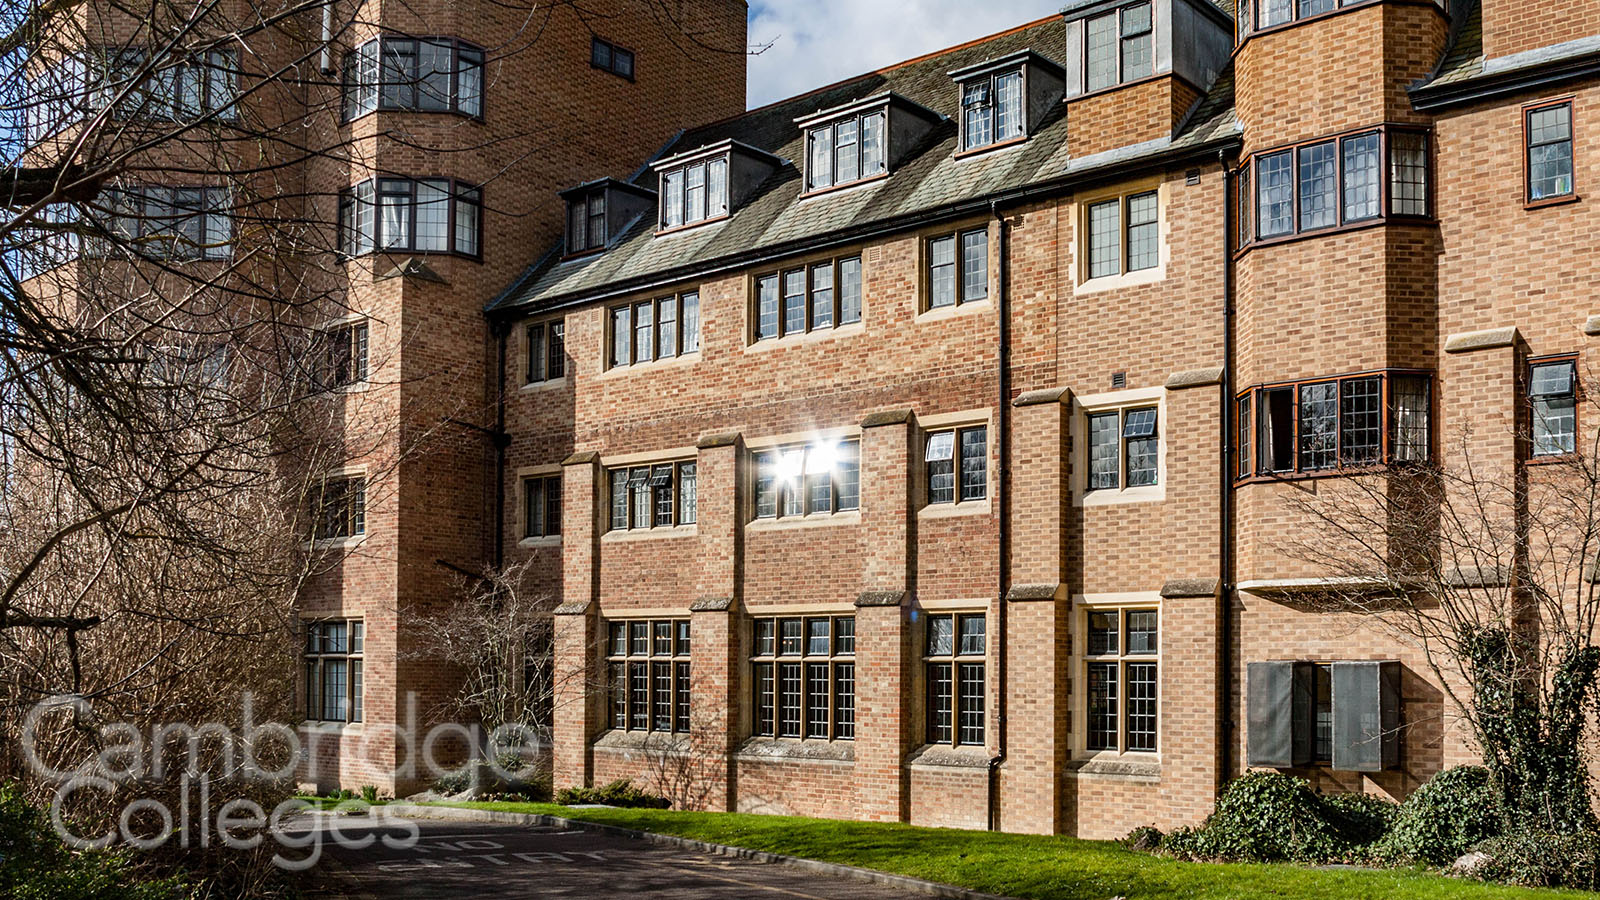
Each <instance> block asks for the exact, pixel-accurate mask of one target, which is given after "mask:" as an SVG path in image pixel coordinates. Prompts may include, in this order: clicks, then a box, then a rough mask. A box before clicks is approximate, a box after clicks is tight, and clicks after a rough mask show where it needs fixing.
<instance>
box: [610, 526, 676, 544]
mask: <svg viewBox="0 0 1600 900" xmlns="http://www.w3.org/2000/svg"><path fill="white" fill-rule="evenodd" d="M696 533H697V532H696V529H695V526H693V525H674V526H672V527H670V528H665V527H663V528H633V529H629V530H627V531H608V532H606V533H605V534H602V535H600V543H602V544H620V543H627V542H628V541H652V540H664V539H667V538H685V537H694V536H695V534H696Z"/></svg>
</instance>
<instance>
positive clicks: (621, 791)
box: [556, 778, 672, 809]
mask: <svg viewBox="0 0 1600 900" xmlns="http://www.w3.org/2000/svg"><path fill="white" fill-rule="evenodd" d="M556 802H557V803H559V804H561V805H562V806H578V805H580V804H590V803H599V804H604V805H606V806H625V807H638V808H641V809H666V808H668V807H670V806H671V805H672V801H671V800H668V799H667V798H665V797H658V796H656V795H655V794H649V793H646V792H644V791H642V790H640V789H638V788H636V787H634V786H633V782H631V781H628V780H627V779H626V778H624V779H620V780H618V781H613V782H611V783H610V784H608V785H605V786H604V787H598V788H586V787H572V788H562V789H561V790H559V791H557V792H556Z"/></svg>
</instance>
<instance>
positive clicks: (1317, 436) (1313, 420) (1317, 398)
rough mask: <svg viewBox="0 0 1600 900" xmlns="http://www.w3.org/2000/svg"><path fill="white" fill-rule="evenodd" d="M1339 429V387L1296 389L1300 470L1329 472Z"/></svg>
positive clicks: (1325, 384)
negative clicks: (1298, 399) (1298, 391)
mask: <svg viewBox="0 0 1600 900" xmlns="http://www.w3.org/2000/svg"><path fill="white" fill-rule="evenodd" d="M1338 428H1339V385H1338V383H1337V382H1332V381H1325V382H1322V383H1320V384H1303V385H1301V386H1300V468H1301V469H1303V470H1308V471H1309V470H1313V469H1331V468H1333V466H1334V464H1335V462H1336V461H1337V459H1336V453H1335V451H1336V450H1337V444H1336V440H1337V438H1338Z"/></svg>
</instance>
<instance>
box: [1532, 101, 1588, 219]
mask: <svg viewBox="0 0 1600 900" xmlns="http://www.w3.org/2000/svg"><path fill="white" fill-rule="evenodd" d="M1523 129H1524V132H1525V134H1526V137H1525V140H1526V141H1527V160H1526V163H1527V170H1528V202H1529V203H1530V204H1531V203H1541V202H1547V201H1550V200H1560V199H1565V198H1568V197H1572V196H1573V195H1574V190H1575V189H1574V187H1573V179H1572V101H1571V100H1564V101H1562V102H1560V103H1549V104H1545V105H1543V106H1536V107H1532V108H1529V109H1528V110H1526V112H1525V113H1524V121H1523Z"/></svg>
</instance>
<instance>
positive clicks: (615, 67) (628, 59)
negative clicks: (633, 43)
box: [589, 37, 634, 81]
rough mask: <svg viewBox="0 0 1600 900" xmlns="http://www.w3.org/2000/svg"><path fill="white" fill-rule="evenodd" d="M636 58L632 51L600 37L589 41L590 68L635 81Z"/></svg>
mask: <svg viewBox="0 0 1600 900" xmlns="http://www.w3.org/2000/svg"><path fill="white" fill-rule="evenodd" d="M633 64H634V56H633V51H632V50H626V49H623V48H622V47H619V46H617V45H616V44H613V43H612V42H610V41H607V40H601V39H600V38H598V37H595V38H590V40H589V67H590V68H594V69H600V70H602V71H605V72H610V73H611V74H613V75H615V76H617V77H618V78H626V79H627V80H629V81H632V80H633V77H634V76H633Z"/></svg>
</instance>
